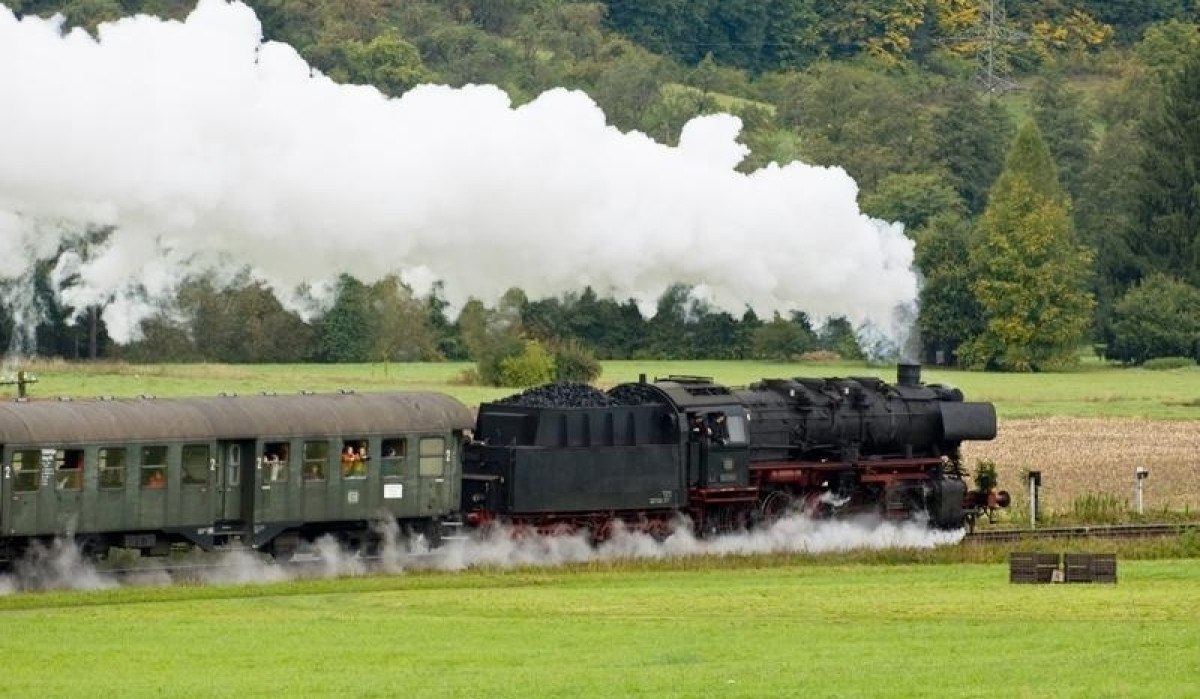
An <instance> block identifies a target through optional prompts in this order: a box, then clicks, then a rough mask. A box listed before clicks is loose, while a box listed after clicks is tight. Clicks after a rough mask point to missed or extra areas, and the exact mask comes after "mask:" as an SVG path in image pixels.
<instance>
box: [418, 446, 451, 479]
mask: <svg viewBox="0 0 1200 699" xmlns="http://www.w3.org/2000/svg"><path fill="white" fill-rule="evenodd" d="M445 451H446V440H445V439H444V438H442V437H423V438H422V439H421V463H420V474H421V475H422V476H440V475H442V474H443V473H444V472H445V468H446V461H445V458H446V456H445Z"/></svg>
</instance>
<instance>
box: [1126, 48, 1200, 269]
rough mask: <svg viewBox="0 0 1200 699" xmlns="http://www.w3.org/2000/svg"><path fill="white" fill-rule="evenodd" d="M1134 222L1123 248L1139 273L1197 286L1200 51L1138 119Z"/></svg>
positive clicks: (1199, 252)
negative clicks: (1161, 275) (1139, 142)
mask: <svg viewBox="0 0 1200 699" xmlns="http://www.w3.org/2000/svg"><path fill="white" fill-rule="evenodd" d="M1141 136H1142V143H1143V144H1144V145H1143V149H1142V160H1141V177H1140V178H1139V181H1138V203H1137V215H1136V219H1135V222H1136V224H1137V225H1136V226H1135V227H1134V229H1133V230H1132V231H1130V240H1129V249H1130V250H1131V251H1132V253H1133V255H1134V256H1135V257H1136V258H1137V261H1138V264H1139V266H1140V271H1141V274H1142V276H1146V275H1149V274H1152V273H1154V272H1162V273H1164V274H1168V275H1170V276H1174V277H1177V278H1179V279H1182V280H1184V281H1186V282H1188V283H1189V284H1192V285H1193V286H1198V285H1200V240H1198V238H1200V51H1198V52H1194V53H1193V54H1192V56H1191V57H1190V58H1189V59H1188V60H1187V62H1185V63H1184V66H1183V69H1182V70H1181V71H1180V72H1179V74H1178V75H1177V76H1175V79H1174V81H1173V82H1171V83H1170V84H1168V86H1167V89H1166V95H1165V98H1164V99H1163V100H1162V101H1161V102H1160V103H1159V104H1158V106H1157V108H1155V109H1154V110H1153V111H1152V112H1151V114H1150V115H1149V116H1148V117H1147V119H1146V120H1145V122H1143V127H1142V134H1141Z"/></svg>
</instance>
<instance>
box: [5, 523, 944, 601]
mask: <svg viewBox="0 0 1200 699" xmlns="http://www.w3.org/2000/svg"><path fill="white" fill-rule="evenodd" d="M379 532H380V534H381V536H382V546H381V550H380V551H379V555H378V556H377V557H374V558H372V559H363V558H361V557H359V556H358V555H357V554H355V553H353V552H350V551H347V550H345V549H343V548H341V547H340V546H339V545H338V543H337V542H336V541H335V540H334V539H332V538H331V537H323V538H321V539H319V540H318V541H317V542H316V543H315V545H314V546H313V547H312V550H311V551H310V552H308V553H306V554H305V560H304V562H303V564H302V565H298V566H292V567H283V566H280V565H278V564H276V563H274V562H271V561H269V560H267V559H265V558H263V557H262V556H260V555H257V554H253V553H249V552H231V553H225V554H222V555H220V556H219V557H217V558H213V557H212V556H211V555H206V554H200V555H201V560H200V562H196V563H192V564H187V565H180V562H179V561H174V562H172V564H171V566H172V567H171V569H170V570H169V571H168V570H167V569H166V566H167V563H165V562H164V561H162V560H161V559H153V558H151V559H137V560H136V564H137V565H136V566H135V567H133V568H130V569H125V571H124V573H123V574H122V576H121V577H120V578H119V580H120V582H121V584H126V585H141V586H161V585H169V584H172V583H174V582H176V581H187V582H189V583H195V582H199V583H205V584H215V585H230V584H265V583H273V582H281V581H284V580H291V579H295V578H340V577H352V576H359V575H366V574H377V573H386V574H403V573H405V572H406V571H410V570H414V571H415V570H443V571H463V570H468V569H472V568H487V569H502V570H509V569H515V568H530V567H554V566H561V565H568V564H578V563H587V562H590V561H622V560H666V559H677V558H684V557H688V556H748V555H755V554H769V553H810V554H820V553H828V552H836V551H851V550H856V549H897V548H908V549H926V548H933V547H936V546H947V545H953V544H957V543H958V542H960V541H962V538H963V536H964V534H965V532H964V531H963V530H961V529H959V530H954V531H941V530H934V529H929V528H928V526H927V525H926V523H924V522H920V521H916V520H913V521H906V522H890V521H881V520H879V519H878V518H873V517H861V518H852V519H843V520H813V519H809V518H808V517H805V516H803V515H794V516H790V517H785V518H783V519H780V520H779V521H777V522H775V523H774V524H773V525H771V526H770V527H766V528H762V529H756V530H753V531H745V532H739V533H731V534H726V535H722V536H717V537H713V538H708V539H698V538H696V537H695V536H694V535H693V534H692V528H691V525H690V523H689V522H687V521H686V520H684V519H681V520H680V521H679V522H677V523H676V526H675V527H674V529H673V531H672V533H671V535H670V536H668V537H667V538H666V539H665V540H662V541H659V540H657V539H655V538H653V537H651V536H649V535H648V534H645V533H642V532H636V531H628V530H625V529H622V528H620V527H617V528H616V529H615V530H614V531H613V535H612V537H611V538H609V539H607V540H605V541H604V542H602V543H600V544H599V545H593V544H592V543H591V541H590V540H589V538H588V536H587V535H586V534H584V533H579V534H571V535H555V536H548V535H539V534H529V533H520V534H517V533H514V532H513V531H512V530H510V529H507V528H504V527H497V528H496V529H494V530H491V531H489V532H487V533H476V534H474V535H472V536H469V537H467V538H465V539H461V540H454V541H448V542H446V543H445V544H444V545H442V546H440V547H438V548H433V549H430V548H429V547H428V545H427V544H426V542H425V540H424V538H423V537H414V538H411V539H409V538H404V537H402V536H400V533H399V531H398V529H397V528H396V525H395V522H394V521H389V522H387V523H386V524H380V525H379ZM110 568H111V566H110ZM117 580H118V578H115V577H113V575H112V574H111V571H109V572H104V571H99V572H98V571H97V569H96V567H95V566H93V565H92V564H91V563H89V562H88V561H85V560H83V559H82V558H81V557H80V555H79V553H78V551H77V550H75V548H74V547H72V546H67V545H64V544H63V543H62V542H60V541H56V542H54V544H53V546H52V547H51V548H50V549H49V550H47V549H42V548H35V550H34V551H33V553H32V554H31V555H30V556H28V557H27V559H26V560H25V561H22V562H21V563H20V564H19V565H18V566H17V571H16V573H15V575H7V576H0V596H4V595H7V594H13V593H15V592H17V591H19V590H32V589H82V590H94V589H104V588H109V587H113V586H115V585H117V584H118V583H117Z"/></svg>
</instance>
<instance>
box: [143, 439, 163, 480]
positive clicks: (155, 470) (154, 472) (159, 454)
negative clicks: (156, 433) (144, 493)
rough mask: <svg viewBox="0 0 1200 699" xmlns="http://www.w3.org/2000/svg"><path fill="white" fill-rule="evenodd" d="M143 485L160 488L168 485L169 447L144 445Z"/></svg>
mask: <svg viewBox="0 0 1200 699" xmlns="http://www.w3.org/2000/svg"><path fill="white" fill-rule="evenodd" d="M141 480H142V487H143V488H145V489H147V490H158V489H161V488H166V487H167V448H166V447H164V446H153V447H142V478H141Z"/></svg>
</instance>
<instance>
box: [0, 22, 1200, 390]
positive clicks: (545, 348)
mask: <svg viewBox="0 0 1200 699" xmlns="http://www.w3.org/2000/svg"><path fill="white" fill-rule="evenodd" d="M6 4H7V5H8V6H9V7H10V8H11V9H13V10H14V11H15V12H16V13H18V14H23V13H29V14H38V15H43V16H45V15H49V14H52V13H61V14H63V15H64V16H65V22H66V24H67V25H68V26H82V27H86V28H94V27H96V26H97V24H99V23H100V22H103V21H107V20H111V19H116V18H119V17H122V16H126V15H129V14H134V13H149V14H155V15H159V16H164V17H167V16H169V17H177V18H178V17H183V16H185V15H186V14H187V13H188V12H189V11H190V9H191V7H192V6H193V5H194V3H192V2H184V1H182V0H69V1H67V2H62V1H58V2H55V1H51V0H16V1H15V2H14V0H6ZM247 4H249V5H250V6H251V7H253V9H254V10H255V11H256V13H257V14H258V17H259V18H260V19H261V21H262V23H263V30H264V33H265V34H266V38H268V39H273V40H278V41H282V42H286V43H288V44H290V45H292V46H293V47H295V48H296V49H297V50H298V51H299V52H300V54H301V55H302V56H303V57H304V58H305V59H306V60H308V61H309V62H310V63H311V64H312V65H313V66H315V67H316V68H317V69H319V70H320V71H322V72H323V73H325V74H326V75H328V76H330V77H331V78H333V79H335V80H337V81H340V82H353V83H367V84H371V85H374V86H376V87H377V88H378V89H379V90H381V91H383V92H384V93H385V94H389V95H393V96H394V95H400V94H403V93H404V92H405V91H406V90H409V89H410V88H412V87H413V86H415V85H417V84H421V83H429V82H435V83H444V84H449V85H453V86H461V85H465V84H468V83H490V84H495V85H498V86H500V87H501V88H503V89H504V90H505V91H507V92H508V93H509V94H510V95H511V96H512V98H513V100H514V102H517V103H520V102H523V101H527V100H529V99H532V98H533V97H535V96H537V95H538V94H540V93H542V92H543V91H545V90H548V89H550V88H554V87H560V86H565V87H570V88H577V89H581V90H583V91H585V92H587V94H589V95H590V96H591V97H592V98H593V99H594V100H595V101H596V102H597V103H598V104H599V105H600V106H601V107H602V108H603V109H604V111H605V113H606V115H607V118H608V120H609V122H610V123H611V124H613V125H614V126H616V127H617V128H619V129H621V130H623V131H628V130H638V131H641V132H644V133H646V134H648V135H649V136H651V137H652V138H654V139H656V140H658V141H660V142H664V143H674V142H676V141H677V140H678V138H679V131H680V128H681V127H682V125H683V124H684V123H686V122H687V121H688V120H689V119H691V118H693V117H695V116H697V115H702V114H707V113H713V112H730V113H733V114H735V115H737V116H739V117H740V118H741V119H742V121H743V124H744V130H743V133H742V140H743V141H744V143H745V144H746V145H747V146H748V147H749V148H750V149H751V153H752V154H751V156H750V157H749V158H747V160H746V161H745V162H743V163H742V165H741V166H740V167H741V168H743V169H744V170H746V171H751V170H754V169H757V168H759V167H761V166H763V165H765V164H767V163H770V162H781V163H782V162H789V161H792V160H802V161H804V162H809V163H814V164H820V165H836V166H839V167H842V168H844V169H845V170H846V171H847V172H848V173H849V174H850V175H851V176H853V177H854V179H855V180H856V181H857V182H858V185H859V187H860V199H859V202H860V206H861V207H862V209H863V211H864V212H866V213H868V214H869V215H871V216H874V217H877V218H881V219H884V220H888V221H900V222H903V223H904V224H905V227H906V233H907V234H908V235H909V236H910V237H911V238H912V239H913V240H914V241H915V243H916V262H917V265H918V267H919V271H920V274H921V277H922V280H923V281H922V287H921V292H920V310H919V315H918V317H917V320H916V323H917V326H918V329H919V337H920V344H921V346H920V348H919V352H920V354H921V358H922V359H924V360H926V361H940V362H943V363H949V364H958V365H961V366H965V367H972V368H983V369H990V370H1001V371H1045V370H1054V369H1058V368H1063V367H1067V366H1070V365H1071V364H1072V363H1074V362H1075V361H1076V360H1077V357H1078V355H1079V350H1080V348H1081V347H1087V346H1091V347H1094V348H1095V349H1096V351H1097V352H1099V353H1100V354H1101V355H1102V356H1104V357H1107V358H1109V359H1114V360H1118V361H1121V362H1127V363H1142V362H1145V361H1147V360H1149V359H1153V358H1161V357H1190V358H1192V359H1200V126H1197V124H1198V123H1200V31H1198V26H1197V21H1198V19H1200V9H1198V6H1197V5H1196V4H1193V3H1191V2H1185V1H1184V0H1150V1H1147V2H1138V3H1131V2H1101V1H1099V0H1056V1H1055V2H1029V1H1026V0H1010V1H1009V2H1007V3H1000V2H994V3H993V2H989V1H987V0H983V1H977V0H859V1H857V2H852V3H819V2H815V0H778V1H776V2H770V3H764V2H759V1H757V0H611V1H609V2H571V1H568V0H247ZM94 235H95V236H97V237H103V236H104V235H105V231H103V230H100V231H95V232H94ZM48 271H49V266H47V269H46V270H40V271H38V270H35V271H34V273H33V274H32V275H30V278H31V279H32V280H33V281H32V284H33V286H34V289H33V290H32V291H31V292H30V293H32V294H34V295H35V297H36V298H37V300H38V304H37V305H38V307H39V309H40V311H41V315H42V320H41V323H40V325H39V327H38V332H37V336H36V344H37V347H36V350H37V352H38V353H39V354H44V355H59V356H65V357H69V358H88V357H93V358H101V357H105V358H122V359H129V360H137V361H194V360H196V361H198V360H208V361H223V362H267V361H270V362H276V361H323V362H352V361H378V360H411V359H424V360H435V359H439V358H447V359H463V358H471V359H473V360H476V361H478V362H479V368H480V369H479V370H480V374H481V375H482V378H483V379H484V380H488V381H504V380H507V381H528V382H533V381H535V380H537V379H542V378H546V375H545V371H546V367H547V366H549V367H553V366H558V367H559V371H558V373H557V375H558V376H559V377H560V378H575V377H579V376H582V377H586V376H587V375H588V373H589V372H590V371H594V368H593V365H594V358H625V357H678V358H701V357H705V358H772V359H775V358H789V357H797V356H801V355H803V354H804V353H806V352H813V351H825V352H833V353H838V354H841V355H843V356H846V355H850V356H861V354H862V353H863V352H864V351H866V352H867V353H870V349H871V348H869V347H866V348H864V347H860V346H859V343H858V342H856V340H855V335H854V332H853V328H851V327H850V326H849V324H848V323H846V322H845V321H844V320H840V319H833V320H832V321H829V322H825V323H821V324H820V325H818V326H817V327H814V324H813V323H811V322H810V320H809V319H808V318H807V317H806V316H805V315H804V314H803V313H799V312H796V313H792V314H790V315H787V316H776V317H774V318H758V317H756V316H755V315H754V314H753V313H752V312H749V311H747V312H746V313H745V314H743V315H742V316H741V317H735V316H733V315H731V314H729V313H725V312H721V311H718V310H716V309H713V308H710V307H708V306H707V305H706V304H704V303H702V302H699V301H696V300H694V299H692V298H691V297H690V296H689V289H688V288H687V287H683V286H674V287H671V289H670V290H669V291H668V292H667V293H666V294H664V295H663V296H662V297H661V298H660V299H659V301H658V304H657V310H658V312H657V314H656V315H654V316H653V317H651V318H649V319H647V318H644V317H643V316H642V314H641V313H639V311H638V308H637V306H636V305H635V304H634V303H633V302H632V301H628V300H621V299H610V298H603V297H601V296H598V295H597V293H596V292H595V291H593V290H592V289H590V288H581V289H579V290H578V291H577V292H575V293H571V294H567V295H565V296H563V297H561V298H551V299H530V298H528V297H527V296H526V295H525V293H524V292H522V291H521V290H520V289H517V288H514V289H513V290H512V291H510V292H509V293H508V294H507V295H506V296H505V297H504V299H503V300H502V301H501V302H500V303H499V304H497V305H496V306H495V307H487V306H485V305H484V304H482V303H480V302H478V301H472V302H470V303H468V304H466V306H464V307H463V308H461V309H459V310H458V312H457V313H456V315H455V317H453V318H450V317H447V304H446V302H445V301H444V297H443V296H441V295H440V294H439V290H438V289H437V288H435V290H434V293H432V294H430V295H428V296H424V297H418V296H416V295H415V294H414V293H413V291H412V290H411V289H410V288H408V287H406V286H405V285H404V284H403V283H401V282H400V281H399V280H398V279H396V278H389V279H386V280H384V281H382V282H377V283H373V284H365V283H363V282H361V281H359V280H357V279H355V278H354V277H352V276H349V275H343V276H342V277H341V278H340V279H339V280H338V281H337V288H336V294H335V297H334V301H333V303H332V305H330V306H329V307H328V308H326V309H325V310H324V311H323V313H322V314H320V315H319V316H317V317H315V318H310V319H308V320H304V319H301V318H300V317H299V316H297V315H296V314H294V313H291V312H289V311H287V310H285V309H284V307H283V306H282V305H281V304H280V303H279V301H277V300H276V299H275V298H274V297H273V296H272V295H271V294H270V293H269V292H268V291H267V290H266V289H264V288H263V287H262V286H261V284H259V283H256V282H255V281H253V280H252V279H250V278H249V277H244V278H243V279H242V281H241V283H235V284H232V285H222V286H220V287H218V286H215V285H213V284H212V283H210V282H206V281H204V280H195V281H192V282H189V283H188V284H185V285H184V286H183V287H182V290H181V292H180V294H179V296H178V298H177V299H176V301H175V304H174V307H173V308H170V309H164V310H163V312H162V313H160V314H159V315H158V316H157V317H155V318H153V319H151V320H149V321H147V322H145V323H144V325H143V328H142V330H143V335H144V336H143V338H142V339H141V340H139V341H137V342H134V343H131V344H128V345H116V344H114V343H112V342H110V341H109V340H108V338H107V335H106V332H105V328H104V325H103V323H102V322H99V321H97V314H96V312H95V309H87V311H86V312H80V309H75V308H70V307H64V306H63V305H62V304H61V302H60V301H59V300H58V298H57V297H56V295H55V294H54V284H53V281H52V280H51V279H49V278H48ZM0 283H3V282H0ZM10 291H11V290H10ZM8 295H9V294H6V296H8ZM0 313H5V314H8V315H11V313H12V311H11V309H3V310H0ZM248 319H254V322H248ZM3 320H5V322H3V323H2V327H0V333H3V334H5V335H12V334H13V332H14V331H13V330H12V326H13V323H12V322H11V321H12V318H4V319H3ZM0 340H3V341H7V342H9V343H10V346H11V345H12V342H13V338H11V337H8V336H2V337H0ZM551 358H553V359H551ZM522 362H524V363H523V364H522ZM531 366H532V367H534V369H535V370H536V371H534V374H533V375H531V376H522V375H521V372H522V371H525V370H528V369H529V367H531ZM539 367H540V368H539ZM539 372H540V373H539ZM551 372H552V370H551ZM551 375H553V372H552V373H551ZM506 376H507V377H508V378H505V377H506ZM514 376H517V377H518V378H513V377H514Z"/></svg>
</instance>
